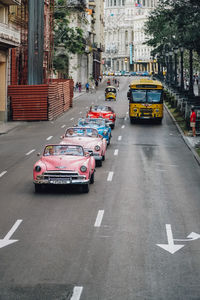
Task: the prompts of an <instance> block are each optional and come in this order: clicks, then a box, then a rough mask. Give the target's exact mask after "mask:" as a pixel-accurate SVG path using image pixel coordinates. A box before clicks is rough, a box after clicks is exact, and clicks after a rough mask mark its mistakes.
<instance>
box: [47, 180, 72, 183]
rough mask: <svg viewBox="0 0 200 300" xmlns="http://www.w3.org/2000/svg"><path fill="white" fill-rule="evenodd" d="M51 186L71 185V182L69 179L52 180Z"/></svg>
mask: <svg viewBox="0 0 200 300" xmlns="http://www.w3.org/2000/svg"><path fill="white" fill-rule="evenodd" d="M50 183H51V184H69V183H70V180H69V179H54V180H50Z"/></svg>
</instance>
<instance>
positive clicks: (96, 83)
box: [95, 79, 99, 88]
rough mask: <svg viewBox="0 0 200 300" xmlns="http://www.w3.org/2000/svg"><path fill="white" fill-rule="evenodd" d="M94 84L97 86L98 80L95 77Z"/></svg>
mask: <svg viewBox="0 0 200 300" xmlns="http://www.w3.org/2000/svg"><path fill="white" fill-rule="evenodd" d="M95 85H96V88H97V87H98V85H99V83H98V80H97V79H96V80H95Z"/></svg>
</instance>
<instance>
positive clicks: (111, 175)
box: [107, 172, 114, 181]
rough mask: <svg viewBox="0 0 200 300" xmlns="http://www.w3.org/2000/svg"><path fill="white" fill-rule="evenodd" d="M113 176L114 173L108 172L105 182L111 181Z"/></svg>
mask: <svg viewBox="0 0 200 300" xmlns="http://www.w3.org/2000/svg"><path fill="white" fill-rule="evenodd" d="M113 174H114V172H109V173H108V178H107V181H112V178H113Z"/></svg>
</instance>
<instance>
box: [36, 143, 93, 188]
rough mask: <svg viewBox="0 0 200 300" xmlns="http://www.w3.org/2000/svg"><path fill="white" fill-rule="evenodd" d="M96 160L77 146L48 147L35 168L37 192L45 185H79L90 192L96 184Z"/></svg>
mask: <svg viewBox="0 0 200 300" xmlns="http://www.w3.org/2000/svg"><path fill="white" fill-rule="evenodd" d="M94 172H95V160H94V157H93V156H91V155H90V154H89V153H86V152H85V151H84V149H83V147H82V146H80V145H75V144H71V145H69V144H67V145H65V144H62V145H60V144H58V145H47V146H46V147H45V149H44V152H43V155H42V157H41V158H40V159H39V160H38V161H37V162H36V163H35V165H34V167H33V183H34V184H35V192H40V191H41V190H42V187H43V186H44V185H59V184H60V185H74V184H76V185H78V186H81V189H82V192H84V193H88V192H89V183H94Z"/></svg>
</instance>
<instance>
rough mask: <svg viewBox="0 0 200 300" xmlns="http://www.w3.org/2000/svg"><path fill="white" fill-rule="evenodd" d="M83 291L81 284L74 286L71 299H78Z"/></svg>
mask: <svg viewBox="0 0 200 300" xmlns="http://www.w3.org/2000/svg"><path fill="white" fill-rule="evenodd" d="M82 291H83V287H82V286H75V287H74V289H73V294H72V297H71V300H79V299H80V297H81V294H82Z"/></svg>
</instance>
